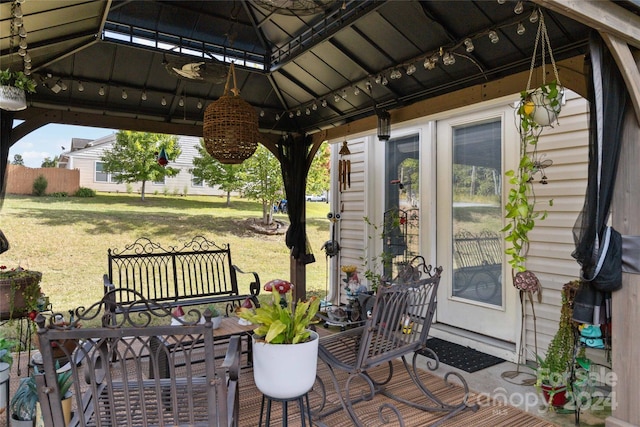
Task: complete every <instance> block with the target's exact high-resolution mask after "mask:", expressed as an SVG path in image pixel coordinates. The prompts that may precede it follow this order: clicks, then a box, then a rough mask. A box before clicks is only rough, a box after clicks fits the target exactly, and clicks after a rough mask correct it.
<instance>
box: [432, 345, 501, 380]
mask: <svg viewBox="0 0 640 427" xmlns="http://www.w3.org/2000/svg"><path fill="white" fill-rule="evenodd" d="M427 347H429V348H430V349H431V350H433V351H434V352H435V353H436V354H437V355H438V359H440V362H441V363H444V364H445V365H449V366H453V367H454V368H458V369H462V370H463V371H465V372H469V373H471V372H476V371H479V370H481V369H484V368H488V367H489V366H493V365H497V364H498V363H502V362H504V361H505V360H504V359H501V358H499V357H495V356H491V355H490V354H486V353H481V352H479V351H478V350H475V349H473V348H471V347H464V346H461V345H459V344H454V343H451V342H448V341H444V340H441V339H439V338H429V339H428V340H427ZM422 354H424V355H425V356H427V357H430V356H431V355H430V353H429V352H428V351H423V352H422Z"/></svg>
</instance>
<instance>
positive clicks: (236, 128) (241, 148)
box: [203, 63, 258, 165]
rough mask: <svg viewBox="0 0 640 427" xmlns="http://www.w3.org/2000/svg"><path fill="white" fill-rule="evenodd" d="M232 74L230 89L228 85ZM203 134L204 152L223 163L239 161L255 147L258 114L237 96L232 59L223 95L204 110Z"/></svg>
mask: <svg viewBox="0 0 640 427" xmlns="http://www.w3.org/2000/svg"><path fill="white" fill-rule="evenodd" d="M232 76H233V89H229V84H230V80H231V77H232ZM229 92H232V94H229ZM203 137H204V144H205V147H206V148H207V152H208V153H209V154H210V155H211V157H213V158H214V159H216V160H218V161H219V162H220V163H222V164H225V165H235V164H240V163H242V162H243V161H245V160H246V159H248V158H249V157H251V155H253V153H254V152H255V151H256V148H258V114H257V113H256V111H255V110H254V108H253V107H252V106H251V105H250V104H249V103H248V102H246V101H245V100H244V99H242V98H240V91H239V90H238V88H237V86H236V73H235V70H234V68H233V63H232V64H231V66H230V67H229V74H228V75H227V83H226V84H225V86H224V93H223V95H222V96H221V97H220V98H219V99H218V100H216V101H213V102H212V103H211V104H209V106H208V107H207V108H206V110H205V112H204V125H203Z"/></svg>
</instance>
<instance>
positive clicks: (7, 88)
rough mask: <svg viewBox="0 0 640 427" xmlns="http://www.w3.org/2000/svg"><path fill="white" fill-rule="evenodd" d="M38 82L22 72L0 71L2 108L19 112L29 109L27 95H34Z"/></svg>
mask: <svg viewBox="0 0 640 427" xmlns="http://www.w3.org/2000/svg"><path fill="white" fill-rule="evenodd" d="M35 91H36V82H35V80H33V79H32V78H30V77H29V76H27V75H26V74H25V73H24V72H22V71H11V69H9V68H7V69H6V70H0V108H1V109H3V110H7V111H19V110H24V109H25V108H27V100H26V96H25V93H34V92H35Z"/></svg>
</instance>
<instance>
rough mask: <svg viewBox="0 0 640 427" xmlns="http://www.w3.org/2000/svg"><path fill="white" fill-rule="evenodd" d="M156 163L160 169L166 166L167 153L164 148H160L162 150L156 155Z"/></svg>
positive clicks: (167, 161)
mask: <svg viewBox="0 0 640 427" xmlns="http://www.w3.org/2000/svg"><path fill="white" fill-rule="evenodd" d="M157 161H158V164H159V165H160V166H162V167H165V166H167V164H168V163H169V157H167V152H166V150H165V149H164V147H162V149H161V150H160V154H158V157H157Z"/></svg>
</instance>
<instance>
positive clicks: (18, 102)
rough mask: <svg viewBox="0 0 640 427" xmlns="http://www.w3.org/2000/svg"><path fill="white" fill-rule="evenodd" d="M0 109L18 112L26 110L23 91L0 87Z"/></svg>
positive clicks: (25, 98)
mask: <svg viewBox="0 0 640 427" xmlns="http://www.w3.org/2000/svg"><path fill="white" fill-rule="evenodd" d="M0 108H2V109H3V110H7V111H20V110H24V109H25V108H27V97H26V95H25V93H24V90H22V89H18V88H17V87H14V86H0Z"/></svg>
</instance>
